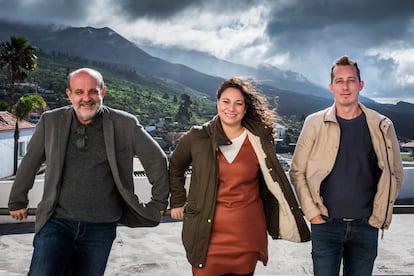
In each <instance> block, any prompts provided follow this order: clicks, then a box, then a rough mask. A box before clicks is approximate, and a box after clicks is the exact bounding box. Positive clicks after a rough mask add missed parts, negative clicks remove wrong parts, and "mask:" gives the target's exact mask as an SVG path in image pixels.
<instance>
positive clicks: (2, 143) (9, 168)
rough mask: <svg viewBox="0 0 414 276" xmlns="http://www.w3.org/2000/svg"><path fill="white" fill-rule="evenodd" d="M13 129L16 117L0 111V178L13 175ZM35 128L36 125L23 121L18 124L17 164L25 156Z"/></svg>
mask: <svg viewBox="0 0 414 276" xmlns="http://www.w3.org/2000/svg"><path fill="white" fill-rule="evenodd" d="M15 127H16V117H15V116H14V115H12V114H11V113H9V112H7V111H0V158H1V161H0V178H3V177H6V176H10V175H12V174H13V164H14V130H15ZM35 127H36V125H34V124H32V123H29V122H27V121H24V120H22V121H20V122H19V130H20V134H19V136H20V137H19V152H18V163H19V161H20V160H21V159H22V158H23V156H24V155H25V154H26V149H27V145H28V143H29V141H30V138H31V137H32V135H33V132H34V130H35Z"/></svg>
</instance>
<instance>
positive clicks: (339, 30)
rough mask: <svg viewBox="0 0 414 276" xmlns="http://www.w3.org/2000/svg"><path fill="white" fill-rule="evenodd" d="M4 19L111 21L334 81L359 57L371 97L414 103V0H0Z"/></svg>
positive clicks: (167, 41) (139, 39) (123, 30)
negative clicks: (333, 72) (337, 67)
mask: <svg viewBox="0 0 414 276" xmlns="http://www.w3.org/2000/svg"><path fill="white" fill-rule="evenodd" d="M0 7H1V9H0V19H7V20H11V21H18V22H27V23H30V22H35V23H42V24H49V23H53V24H55V25H57V26H61V25H69V26H75V27H84V26H92V27H96V28H100V27H110V28H112V29H113V30H115V31H116V32H118V33H120V34H121V35H122V36H124V37H126V38H127V39H129V40H131V41H133V42H136V43H139V44H141V45H142V44H155V45H157V46H175V47H183V48H186V49H194V50H200V51H204V52H208V53H210V54H213V55H215V56H217V57H219V58H222V59H225V60H228V61H232V62H236V63H241V64H246V65H251V66H256V65H258V64H264V63H266V64H271V65H274V66H277V67H279V68H280V69H283V70H292V71H296V72H299V73H302V74H303V75H304V76H305V77H307V78H308V79H309V80H310V81H312V82H314V83H316V84H318V85H321V86H324V87H327V84H328V83H329V80H330V79H329V74H330V67H331V64H332V61H333V60H334V59H335V58H337V57H339V56H341V55H343V54H347V55H349V56H350V57H351V58H353V59H355V60H356V61H358V64H359V66H360V68H361V74H362V78H363V79H364V80H365V88H364V90H363V92H362V94H363V95H364V96H367V97H370V98H372V99H375V100H377V101H379V102H389V103H395V102H397V101H400V100H405V101H408V102H411V103H414V1H411V0H395V1H391V0H118V1H115V0H88V1H84V0H15V1H10V0H0Z"/></svg>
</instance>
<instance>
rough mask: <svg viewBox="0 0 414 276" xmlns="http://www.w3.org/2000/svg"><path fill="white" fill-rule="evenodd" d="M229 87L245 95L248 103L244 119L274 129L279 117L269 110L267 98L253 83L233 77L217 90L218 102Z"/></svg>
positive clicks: (242, 78)
mask: <svg viewBox="0 0 414 276" xmlns="http://www.w3.org/2000/svg"><path fill="white" fill-rule="evenodd" d="M229 87H233V88H237V89H239V90H240V92H241V93H242V94H243V97H244V101H245V103H246V114H245V115H244V117H243V120H244V119H245V118H250V119H252V120H255V121H258V122H261V123H263V124H264V125H265V126H268V127H271V128H272V129H273V128H274V126H273V124H274V121H275V120H276V119H277V118H278V115H277V113H276V111H275V110H274V109H270V108H269V102H268V100H267V98H266V97H265V96H264V95H263V94H261V93H260V92H259V91H257V90H256V89H255V87H254V85H253V82H252V81H250V80H248V79H247V78H244V77H231V78H229V79H226V80H225V81H223V82H222V83H221V85H220V86H219V88H218V89H217V92H216V96H217V100H218V99H220V97H221V95H222V94H223V92H224V90H226V89H227V88H229Z"/></svg>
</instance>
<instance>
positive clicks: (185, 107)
mask: <svg viewBox="0 0 414 276" xmlns="http://www.w3.org/2000/svg"><path fill="white" fill-rule="evenodd" d="M191 104H192V102H191V98H190V96H189V95H187V94H182V95H181V101H180V106H179V107H178V112H177V115H176V117H175V119H176V120H177V121H178V122H188V121H190V119H191V115H192V113H191V110H190V107H191Z"/></svg>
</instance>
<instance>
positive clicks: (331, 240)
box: [311, 218, 378, 276]
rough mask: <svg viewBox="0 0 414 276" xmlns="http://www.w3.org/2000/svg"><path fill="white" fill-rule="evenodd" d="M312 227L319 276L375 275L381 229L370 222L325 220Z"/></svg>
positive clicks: (313, 246)
mask: <svg viewBox="0 0 414 276" xmlns="http://www.w3.org/2000/svg"><path fill="white" fill-rule="evenodd" d="M325 219H326V223H324V224H312V226H311V227H312V259H313V270H314V275H315V276H334V275H339V270H340V266H341V260H342V259H343V275H344V276H352V275H355V276H371V275H372V270H373V266H374V261H375V258H376V257H377V251H378V229H377V228H374V227H372V226H370V225H369V224H368V222H367V220H366V219H358V220H353V221H344V220H342V219H329V218H325Z"/></svg>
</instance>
